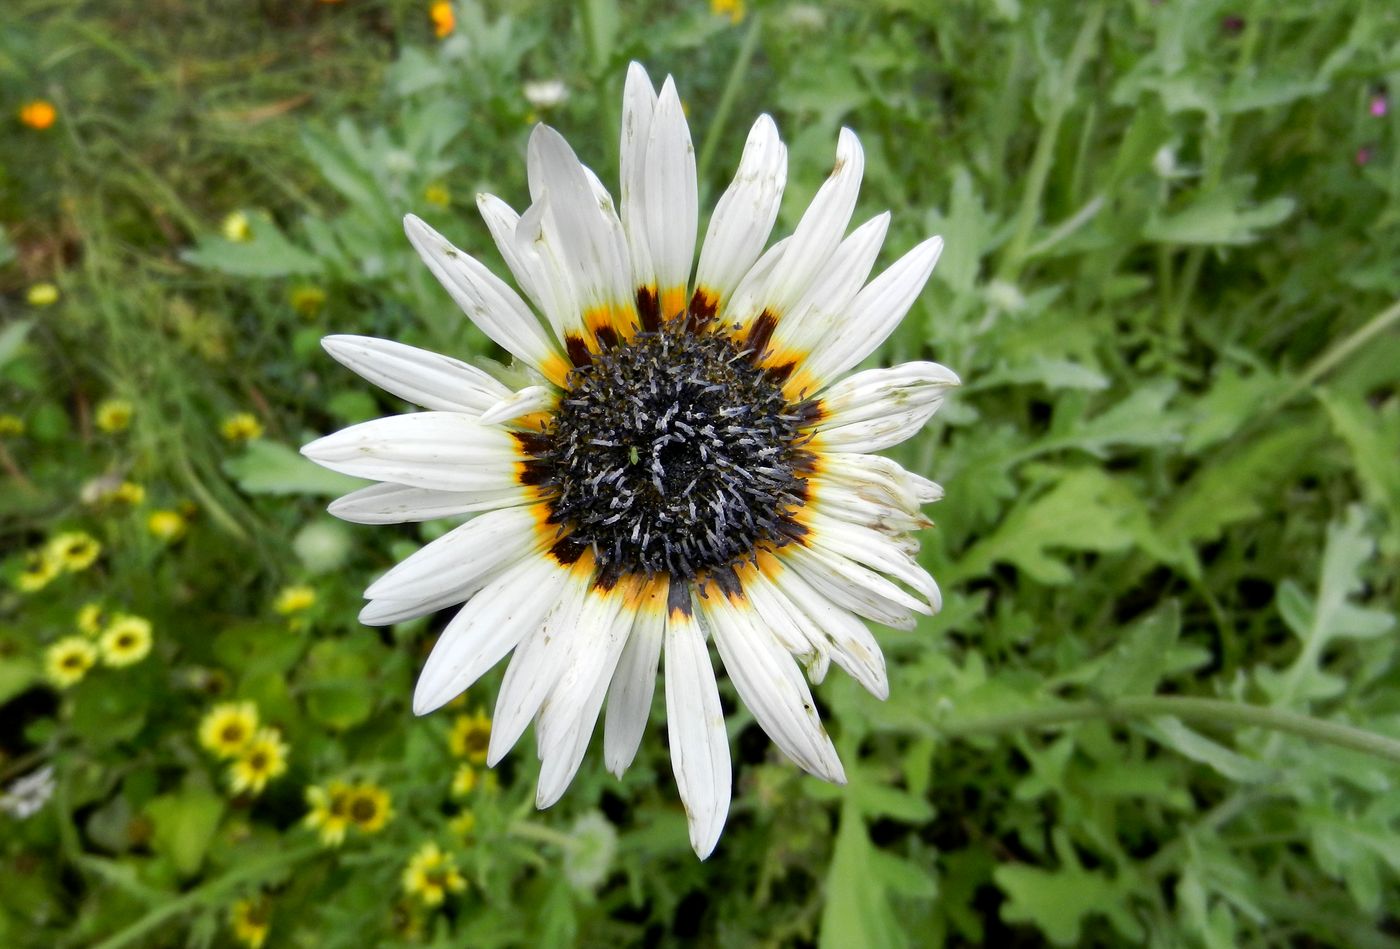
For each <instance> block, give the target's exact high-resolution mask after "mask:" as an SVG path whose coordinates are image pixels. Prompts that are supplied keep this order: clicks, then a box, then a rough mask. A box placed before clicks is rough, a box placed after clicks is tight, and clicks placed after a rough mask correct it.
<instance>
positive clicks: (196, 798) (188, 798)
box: [146, 785, 224, 877]
mask: <svg viewBox="0 0 1400 949" xmlns="http://www.w3.org/2000/svg"><path fill="white" fill-rule="evenodd" d="M146 814H147V815H148V816H149V817H150V818H151V822H152V823H153V824H154V825H155V831H154V834H153V836H152V843H153V844H154V846H155V849H156V851H157V852H158V853H160V854H162V855H163V856H165V857H166V858H168V859H169V860H170V862H171V863H172V864H173V865H174V866H175V870H176V872H178V873H179V874H180V875H181V876H184V877H188V876H193V875H194V874H195V873H197V872H198V871H199V868H200V865H201V864H202V863H203V862H204V855H205V853H206V851H208V849H209V842H210V841H211V840H213V839H214V832H215V831H216V830H217V829H218V826H219V819H220V818H221V817H223V814H224V802H223V799H222V798H220V797H219V796H218V795H217V794H215V793H214V792H212V791H210V790H208V789H207V788H201V787H198V786H195V785H190V786H187V787H185V788H184V789H183V790H181V791H178V792H176V793H174V794H163V795H161V796H160V797H157V798H155V799H154V800H152V801H151V802H150V803H148V804H147V805H146Z"/></svg>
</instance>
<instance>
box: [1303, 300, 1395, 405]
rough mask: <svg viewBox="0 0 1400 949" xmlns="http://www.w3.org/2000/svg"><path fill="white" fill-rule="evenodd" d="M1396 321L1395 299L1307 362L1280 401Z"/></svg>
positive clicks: (1332, 367) (1308, 383) (1322, 373)
mask: <svg viewBox="0 0 1400 949" xmlns="http://www.w3.org/2000/svg"><path fill="white" fill-rule="evenodd" d="M1397 322H1400V300H1397V301H1395V302H1394V303H1392V304H1391V305H1390V306H1388V307H1387V308H1386V309H1384V310H1382V311H1381V312H1379V313H1377V314H1376V315H1375V316H1373V317H1371V319H1369V320H1368V321H1367V322H1366V325H1364V326H1362V327H1361V328H1360V329H1358V330H1357V331H1356V332H1354V333H1352V334H1351V335H1350V336H1348V337H1346V338H1345V339H1343V340H1340V341H1338V342H1336V343H1334V344H1332V346H1331V347H1330V348H1328V350H1327V352H1325V353H1323V354H1322V355H1321V356H1318V357H1317V358H1316V359H1314V360H1313V361H1312V362H1311V363H1309V364H1308V368H1307V369H1304V370H1303V374H1302V375H1301V376H1299V377H1298V379H1297V381H1296V382H1294V383H1293V385H1292V386H1290V387H1289V388H1288V391H1287V392H1286V393H1284V397H1283V399H1282V400H1280V401H1282V402H1287V401H1289V400H1290V399H1292V398H1293V397H1294V396H1296V395H1298V394H1299V393H1300V392H1302V391H1303V390H1304V389H1306V388H1307V387H1308V386H1310V385H1312V384H1313V383H1314V382H1316V381H1317V380H1318V379H1321V378H1322V377H1323V376H1325V375H1327V373H1329V372H1331V371H1332V370H1333V369H1335V368H1337V366H1339V365H1341V364H1342V363H1343V362H1345V361H1346V360H1347V358H1348V357H1350V356H1351V355H1352V354H1353V353H1355V352H1356V351H1357V350H1358V349H1360V348H1361V347H1362V346H1365V345H1366V344H1367V343H1369V342H1370V341H1371V340H1372V339H1373V338H1374V337H1376V336H1378V335H1380V334H1381V333H1383V332H1385V331H1386V330H1388V329H1390V327H1392V326H1394V325H1395V324H1396V323H1397Z"/></svg>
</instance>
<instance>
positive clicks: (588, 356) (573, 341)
mask: <svg viewBox="0 0 1400 949" xmlns="http://www.w3.org/2000/svg"><path fill="white" fill-rule="evenodd" d="M564 348H565V349H566V350H568V353H569V361H570V362H572V363H573V364H574V365H575V366H576V367H578V368H580V369H582V368H583V367H584V366H591V365H593V354H592V353H590V352H589V351H588V344H587V343H585V342H584V341H583V337H582V336H575V335H574V334H573V333H568V334H566V335H565V336H564Z"/></svg>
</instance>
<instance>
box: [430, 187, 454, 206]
mask: <svg viewBox="0 0 1400 949" xmlns="http://www.w3.org/2000/svg"><path fill="white" fill-rule="evenodd" d="M423 200H424V201H426V202H428V203H429V204H431V205H433V206H434V207H438V208H445V207H447V206H448V205H450V204H451V203H452V192H451V191H448V190H447V186H446V185H443V184H436V183H434V184H430V185H428V187H426V188H424V189H423Z"/></svg>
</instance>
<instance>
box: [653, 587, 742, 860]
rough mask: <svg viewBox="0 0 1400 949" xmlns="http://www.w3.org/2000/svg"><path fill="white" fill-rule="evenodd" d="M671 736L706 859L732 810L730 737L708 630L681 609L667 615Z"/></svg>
mask: <svg viewBox="0 0 1400 949" xmlns="http://www.w3.org/2000/svg"><path fill="white" fill-rule="evenodd" d="M666 737H667V740H668V742H669V744H670V746H671V770H672V771H673V772H675V775H676V786H677V788H679V789H680V794H681V803H682V804H684V805H685V816H686V823H687V824H688V825H689V828H690V846H691V847H692V848H693V849H694V850H695V855H696V856H698V857H699V858H700V859H701V860H704V859H705V858H706V857H708V856H709V855H710V853H711V852H712V851H713V850H714V849H715V844H716V843H718V842H719V834H720V831H721V830H723V829H724V820H725V818H726V817H727V816H728V815H729V795H730V785H731V783H732V781H733V777H732V775H731V773H730V766H729V737H728V735H727V734H726V733H725V730H724V710H723V709H722V708H721V707H720V704H719V688H718V686H717V685H716V684H715V671H714V667H713V666H711V665H710V651H709V650H708V649H706V648H705V637H704V634H703V633H701V631H700V626H699V624H698V623H696V621H695V618H694V617H693V616H686V615H683V614H682V613H680V612H679V611H676V612H673V613H671V614H670V615H669V616H667V618H666Z"/></svg>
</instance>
